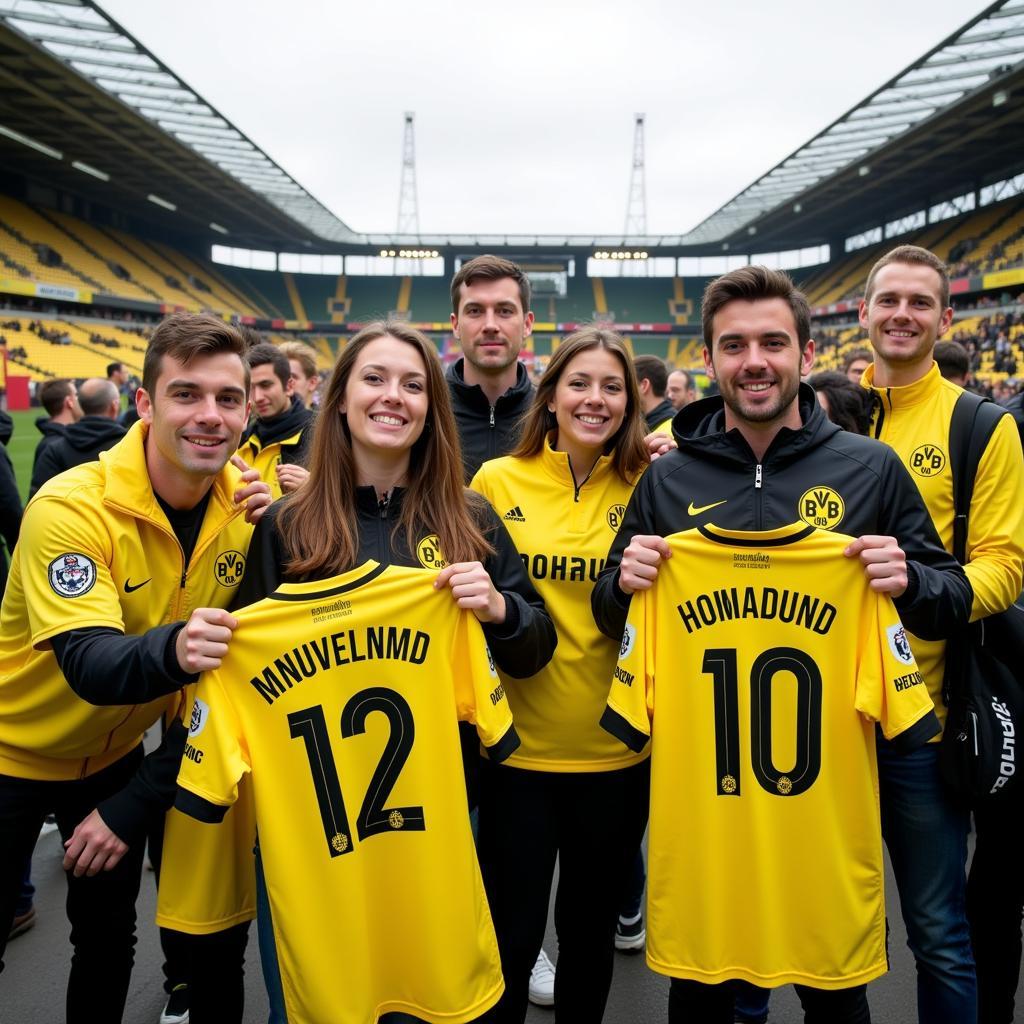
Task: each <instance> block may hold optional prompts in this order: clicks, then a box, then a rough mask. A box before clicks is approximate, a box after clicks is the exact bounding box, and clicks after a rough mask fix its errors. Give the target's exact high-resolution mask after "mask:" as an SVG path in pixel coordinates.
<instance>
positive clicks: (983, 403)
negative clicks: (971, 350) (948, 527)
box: [949, 391, 1008, 565]
mask: <svg viewBox="0 0 1024 1024" xmlns="http://www.w3.org/2000/svg"><path fill="white" fill-rule="evenodd" d="M1006 415H1008V414H1007V411H1006V410H1005V409H1003V408H1001V407H1000V406H998V405H996V404H995V402H992V401H990V400H989V399H987V398H982V397H980V396H979V395H975V394H972V393H971V392H970V391H963V392H961V394H960V397H959V398H957V400H956V405H954V406H953V416H952V418H951V420H950V423H949V470H950V473H951V474H952V478H953V557H954V558H955V559H956V560H957V561H958V562H959V563H960V564H961V565H965V564H966V563H967V527H968V521H969V519H970V513H971V496H972V495H973V494H974V478H975V477H976V476H977V475H978V466H979V465H980V464H981V457H982V455H984V454H985V449H986V448H987V447H988V443H989V441H990V440H991V438H992V434H993V433H994V432H995V429H996V427H997V426H998V425H999V421H1000V420H1001V419H1002V418H1003V417H1004V416H1006Z"/></svg>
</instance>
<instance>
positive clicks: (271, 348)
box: [245, 341, 292, 388]
mask: <svg viewBox="0 0 1024 1024" xmlns="http://www.w3.org/2000/svg"><path fill="white" fill-rule="evenodd" d="M245 361H246V362H247V363H248V364H249V369H250V370H255V369H256V367H257V366H267V365H268V364H269V365H270V368H271V369H272V370H273V371H274V376H275V377H277V379H278V380H279V381H280V382H281V387H283V388H286V387H288V378H289V377H291V375H292V368H291V364H290V363H289V362H288V357H287V356H286V355H285V354H284V353H283V352H282V351H281V350H280V349H279V348H278V347H277V346H276V345H271V344H270V343H269V342H267V341H265V342H263V343H262V344H260V345H253V347H252V348H251V349H249V351H248V352H247V353H246V354H245Z"/></svg>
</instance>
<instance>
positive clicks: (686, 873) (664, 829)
mask: <svg viewBox="0 0 1024 1024" xmlns="http://www.w3.org/2000/svg"><path fill="white" fill-rule="evenodd" d="M709 532H712V531H710V530H709ZM713 532H715V533H717V534H718V536H719V538H720V540H722V541H724V543H723V542H720V541H715V540H709V539H707V538H706V537H705V536H703V535H702V534H701V532H700V531H699V530H689V531H686V532H685V533H678V534H673V535H672V536H670V537H668V538H666V540H667V541H668V544H669V547H670V548H671V550H672V557H671V558H670V559H669V560H668V561H666V562H663V563H662V566H661V570H660V572H659V574H658V578H657V581H656V582H655V584H654V587H653V588H652V589H651V590H649V591H645V592H641V593H638V594H635V595H634V596H633V601H632V604H631V607H630V611H629V617H628V621H627V626H626V632H625V635H624V638H623V642H622V647H621V657H620V660H619V663H618V665H617V666H616V669H615V675H614V681H613V683H612V685H611V693H610V696H609V699H608V707H609V715H610V717H612V718H613V719H615V718H616V717H617V716H618V717H619V718H620V719H621V720H625V722H628V724H629V726H631V727H632V729H634V730H637V732H638V733H639V734H642V736H648V735H649V736H651V737H652V743H651V744H650V746H651V748H652V761H651V819H650V845H649V851H648V856H649V867H648V871H649V876H648V884H647V892H648V898H647V962H648V964H649V965H650V967H651V968H653V969H654V970H656V971H658V972H660V973H662V974H668V975H671V976H673V977H679V978H690V979H694V980H697V981H701V982H705V983H708V984H716V983H718V982H721V981H725V980H727V979H731V978H741V979H744V980H746V981H750V982H753V983H755V984H758V985H764V986H768V987H774V986H778V985H783V984H788V983H791V982H797V983H802V984H806V985H811V986H814V987H817V988H844V987H849V986H852V985H856V984H860V983H863V982H867V981H870V980H871V979H872V978H875V977H878V976H879V975H881V974H883V973H884V972H885V970H886V959H885V904H884V898H883V871H882V841H881V834H880V825H879V806H878V781H877V769H876V763H875V727H874V724H873V723H874V722H875V721H879V722H881V724H882V729H883V731H884V732H885V735H886V736H888V737H890V738H891V737H893V736H895V735H897V734H899V733H901V732H903V731H904V730H906V729H907V728H909V727H910V726H911V725H913V724H914V723H915V722H917V721H918V720H919V719H921V718H922V717H924V716H926V715H929V714H930V713H931V710H932V708H931V702H930V701H929V699H928V695H927V693H926V692H925V688H924V686H923V685H922V684H921V679H920V675H919V673H918V672H917V670H916V666H915V664H914V661H913V655H912V653H911V651H910V648H909V646H908V645H907V644H906V641H905V634H903V628H902V626H901V625H900V622H899V617H898V616H897V614H896V611H895V609H894V608H893V606H892V603H891V601H890V600H889V598H888V597H885V596H883V595H878V594H875V593H874V592H873V591H871V589H870V588H869V586H868V585H867V581H866V579H865V577H864V574H863V570H862V569H861V567H860V565H859V563H858V562H856V561H855V560H851V559H848V558H844V557H843V554H842V552H843V548H844V547H845V546H846V545H847V544H849V542H850V539H851V538H849V537H846V536H843V535H841V534H837V533H830V532H826V531H818V530H813V528H808V527H805V526H804V525H803V524H797V525H796V526H795V527H785V528H783V529H780V530H774V531H770V532H765V533H762V534H756V533H739V532H726V531H713ZM794 537H795V538H796V539H793V538H794ZM784 538H790V539H789V542H788V543H780V541H782V540H783V539H784ZM801 538H802V539H801ZM773 542H774V543H773ZM733 588H735V591H736V594H735V596H734V597H733V596H732V595H731V592H732V590H733ZM748 590H749V591H750V592H751V594H750V595H749V596H748V593H747V592H748ZM773 594H774V597H773ZM793 594H796V595H797V596H796V598H795V599H794V597H793V596H792V595H793ZM805 597H806V598H808V599H809V600H808V602H807V604H806V605H805V603H804V598H805ZM765 600H768V601H773V600H774V601H776V602H777V609H778V610H777V612H776V614H775V615H774V617H768V616H766V615H760V614H754V613H753V609H755V608H756V609H760V608H761V607H762V601H765ZM794 600H795V603H796V608H797V609H798V612H797V615H796V616H795V618H794V617H792V616H789V618H790V621H783V610H784V609H792V608H793V606H794ZM732 602H735V603H736V607H737V608H738V610H739V616H738V621H730V620H729V618H728V617H727V613H726V611H725V609H726V606H727V605H731V603H732ZM830 606H831V608H832V609H834V611H832V610H829V609H830ZM765 607H766V608H767V609H768V610H769V611H770V605H769V606H765ZM744 612H746V614H744ZM733 618H737V616H736V615H733ZM900 651H902V653H898V652H900ZM713 652H714V653H713ZM765 652H770V653H767V654H766V653H765ZM762 656H763V657H762ZM759 657H760V658H761V661H760V663H757V659H759ZM794 658H796V659H798V660H799V661H801V662H803V663H805V664H806V663H807V662H808V659H810V661H811V662H812V663H813V665H814V666H817V668H816V670H815V671H817V672H819V673H820V678H821V683H820V687H817V689H818V692H820V712H818V711H816V710H815V709H814V707H813V701H810V700H806V699H805V698H801V697H800V696H798V694H799V693H800V687H799V686H798V683H797V677H796V673H795V672H794V671H793V670H792V665H793V660H792V659H794ZM730 662H731V663H732V664H733V665H734V666H735V667H734V669H733V670H732V671H731V673H730V671H729V669H728V665H729V664H730ZM730 674H731V679H732V683H731V688H730V685H727V683H726V677H727V676H729V675H730ZM811 675H813V672H810V671H809V673H808V677H810V676H811ZM814 691H815V686H814V685H813V683H810V684H807V686H806V688H805V691H804V692H805V695H806V694H813V693H814ZM716 697H718V698H719V700H720V701H721V700H723V699H724V701H725V704H726V706H727V713H726V712H725V711H723V710H722V709H721V708H719V709H717V710H716ZM801 708H802V709H804V710H803V715H804V717H802V718H798V717H797V716H798V714H801V711H800V709H801ZM726 720H728V721H730V722H733V723H735V726H734V731H732V732H730V730H729V729H728V727H727V725H726V724H725V722H726ZM606 721H607V718H606ZM819 723H820V725H819ZM620 735H621V733H620ZM801 739H805V742H806V749H807V751H809V753H808V754H807V755H802V754H801V753H800V750H799V746H798V744H799V743H800V740H801ZM816 745H817V746H818V749H819V751H820V756H815V755H814V748H815V746H816ZM755 768H756V769H757V770H758V771H759V773H760V776H761V779H763V781H759V778H758V775H757V774H755Z"/></svg>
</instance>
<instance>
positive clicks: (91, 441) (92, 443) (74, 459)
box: [28, 416, 125, 500]
mask: <svg viewBox="0 0 1024 1024" xmlns="http://www.w3.org/2000/svg"><path fill="white" fill-rule="evenodd" d="M124 435H125V429H124V427H122V426H121V424H120V423H118V422H117V420H112V419H109V418H108V417H106V416H83V417H82V418H81V419H80V420H79V421H78V422H77V423H69V424H68V426H67V429H66V430H65V431H64V434H63V436H62V437H61V438H59V439H58V440H57V441H55V442H54V443H53V444H50V445H47V446H46V448H44V449H43V451H42V452H40V454H39V458H38V459H36V464H35V466H34V467H33V469H32V483H31V486H30V487H29V491H28V496H29V499H30V500H31V498H32V496H33V495H34V494H35V493H36V491H38V490H39V488H40V487H42V486H43V484H45V483H46V481H47V480H49V479H50V478H51V477H54V476H56V475H57V474H58V473H63V472H64V470H65V469H71V467H72V466H80V465H81V464H82V463H83V462H92V461H93V460H94V459H98V458H99V457H100V452H105V451H106V450H107V449H108V448H113V447H114V445H115V444H117V442H118V441H120V440H121V439H122V438H123V437H124Z"/></svg>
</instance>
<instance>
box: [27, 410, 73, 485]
mask: <svg viewBox="0 0 1024 1024" xmlns="http://www.w3.org/2000/svg"><path fill="white" fill-rule="evenodd" d="M67 428H68V427H67V424H66V423H54V422H53V420H51V419H50V417H49V416H38V417H36V430H38V431H39V433H40V434H42V435H43V436H42V437H41V438H40V439H39V443H38V444H37V445H36V451H35V455H33V456H32V472H33V473H34V472H35V468H36V466H37V465H38V463H39V457H40V456H41V455H42V454H43V452H45V451H46V449H47V448H49V447H50V445H52V444H56V443H57V442H58V441H59V440H60V439H61V438H62V437H63V436H64V431H65V430H67Z"/></svg>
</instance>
